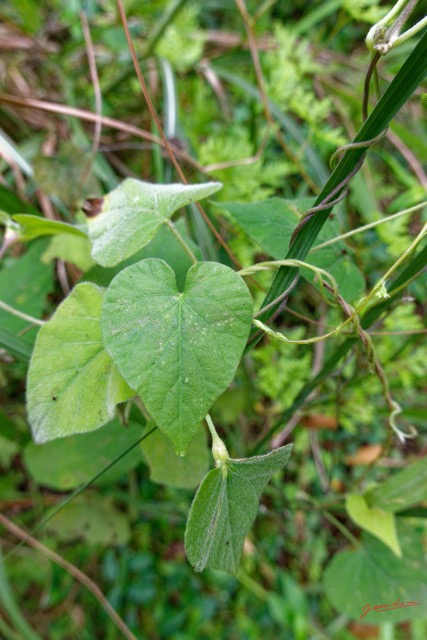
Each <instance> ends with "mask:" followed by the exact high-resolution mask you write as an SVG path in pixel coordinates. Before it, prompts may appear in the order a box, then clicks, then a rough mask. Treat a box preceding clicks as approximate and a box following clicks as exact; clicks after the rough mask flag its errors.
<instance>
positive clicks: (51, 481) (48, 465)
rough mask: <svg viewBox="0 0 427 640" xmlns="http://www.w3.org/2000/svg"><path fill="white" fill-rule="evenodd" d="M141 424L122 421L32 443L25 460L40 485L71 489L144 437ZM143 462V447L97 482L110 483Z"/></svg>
mask: <svg viewBox="0 0 427 640" xmlns="http://www.w3.org/2000/svg"><path fill="white" fill-rule="evenodd" d="M141 433H142V431H141V427H140V426H139V425H137V424H130V425H129V426H126V427H125V426H123V425H122V424H120V422H119V421H118V420H113V422H110V424H107V425H105V427H103V429H102V430H101V431H100V432H99V431H97V432H93V431H92V432H89V433H83V434H79V435H75V436H69V437H68V438H61V439H59V440H53V441H52V442H47V443H46V444H43V445H39V444H34V442H30V443H29V444H28V445H27V446H26V447H25V449H24V461H25V464H26V466H27V469H28V471H29V472H30V474H31V476H32V478H33V480H35V482H37V484H40V485H43V486H45V487H50V488H51V489H56V490H58V491H68V490H70V489H75V488H76V487H79V486H80V485H81V484H83V483H84V482H88V481H89V480H90V479H91V478H93V477H94V476H95V475H96V474H97V473H99V472H100V471H101V470H102V469H104V468H105V467H106V466H107V465H109V464H110V463H111V462H113V461H114V460H115V459H116V458H117V456H119V455H120V454H121V453H122V452H123V451H126V449H128V448H129V447H130V446H131V445H132V444H133V443H134V442H136V441H137V440H138V438H140V437H141ZM141 462H142V455H141V451H140V449H139V447H135V448H134V449H132V450H131V451H129V453H128V454H127V455H126V456H125V457H124V458H122V459H121V460H119V461H118V462H116V463H115V464H114V466H113V467H111V469H109V470H108V471H106V472H105V473H103V474H102V476H101V477H100V478H99V480H97V481H96V483H97V484H102V485H108V484H112V483H113V482H115V481H117V480H118V479H119V478H120V477H121V476H122V475H123V474H125V473H127V472H128V471H130V470H131V469H134V468H135V467H136V466H137V465H138V464H140V463H141Z"/></svg>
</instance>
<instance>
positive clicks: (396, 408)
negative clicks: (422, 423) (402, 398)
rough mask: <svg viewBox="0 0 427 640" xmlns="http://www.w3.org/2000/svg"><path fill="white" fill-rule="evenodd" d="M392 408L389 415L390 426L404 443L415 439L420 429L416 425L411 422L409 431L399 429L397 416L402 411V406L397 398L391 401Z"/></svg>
mask: <svg viewBox="0 0 427 640" xmlns="http://www.w3.org/2000/svg"><path fill="white" fill-rule="evenodd" d="M391 409H392V411H391V413H390V415H389V418H388V423H389V425H390V427H391V428H392V429H393V431H394V432H395V434H396V435H397V437H398V438H399V440H400V441H401V442H403V443H404V442H405V441H406V440H413V439H414V438H416V437H417V436H418V431H417V430H416V428H415V427H414V426H412V425H411V424H410V425H408V429H409V433H405V431H402V430H401V429H399V427H398V426H397V424H396V418H397V416H399V415H400V414H401V413H402V408H401V406H400V404H398V403H397V402H396V401H395V400H393V401H392V402H391Z"/></svg>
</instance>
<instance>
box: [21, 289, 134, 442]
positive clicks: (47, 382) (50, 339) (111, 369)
mask: <svg viewBox="0 0 427 640" xmlns="http://www.w3.org/2000/svg"><path fill="white" fill-rule="evenodd" d="M102 297H103V290H102V289H100V288H98V287H97V286H95V285H93V284H91V283H83V284H79V285H77V286H76V287H75V288H74V289H73V291H72V292H71V293H70V295H69V296H68V298H66V299H65V300H64V301H63V302H62V303H61V304H60V305H59V307H58V309H57V310H56V312H55V314H54V315H53V316H52V318H51V319H50V320H49V321H48V322H46V324H45V325H44V326H43V327H42V328H41V329H40V331H39V333H38V336H37V340H36V344H35V347H34V351H33V355H32V358H31V362H30V368H29V372H28V383H27V410H28V416H29V421H30V424H31V428H32V431H33V435H34V440H35V441H36V442H46V441H47V440H52V439H54V438H60V437H63V436H69V435H72V434H74V433H84V432H86V431H93V430H94V429H98V427H101V426H102V425H104V424H106V423H107V422H109V421H110V420H111V419H112V418H113V416H114V409H115V406H116V404H118V403H119V402H124V401H125V400H127V399H128V398H130V397H132V396H133V395H134V393H133V392H132V391H131V389H129V387H128V386H127V384H126V383H125V382H124V381H123V379H122V378H121V376H120V374H119V373H118V371H117V369H116V367H115V365H114V363H113V362H112V360H111V358H110V357H109V355H108V354H107V352H106V351H105V349H104V345H103V343H102V339H101V327H100V314H101V303H102Z"/></svg>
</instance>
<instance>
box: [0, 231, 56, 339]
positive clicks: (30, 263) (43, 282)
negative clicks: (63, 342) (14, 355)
mask: <svg viewBox="0 0 427 640" xmlns="http://www.w3.org/2000/svg"><path fill="white" fill-rule="evenodd" d="M45 248H46V244H45V243H44V242H42V241H37V242H34V243H33V244H31V246H30V247H29V248H28V251H26V253H25V254H24V255H23V256H21V257H20V258H18V259H13V260H10V261H9V262H6V261H5V262H4V263H3V264H2V265H1V267H0V300H2V301H3V302H6V303H7V304H9V305H10V306H11V307H14V308H15V309H17V310H18V311H22V312H24V313H26V314H28V315H30V316H33V317H35V318H40V317H41V315H42V313H43V310H44V309H45V307H46V299H47V295H48V294H49V293H50V292H51V291H52V289H53V276H52V266H51V265H46V264H43V262H41V260H40V257H41V254H42V253H43V251H44V249H45ZM37 331H38V327H36V326H35V325H31V324H30V323H29V322H28V321H26V320H23V319H22V318H18V317H17V316H15V315H12V314H10V313H7V312H6V311H3V310H2V309H0V334H2V333H3V332H4V336H5V337H6V335H7V333H10V334H12V336H14V337H15V339H16V342H17V343H22V345H24V344H26V345H28V346H29V348H31V347H32V345H33V343H34V340H35V337H36V334H37ZM21 332H22V333H21ZM0 339H1V337H0ZM5 342H6V344H5V346H6V348H7V347H8V345H7V342H8V341H7V339H6V340H5ZM13 342H14V340H13V338H12V345H11V346H12V350H14V349H13ZM24 349H25V347H24Z"/></svg>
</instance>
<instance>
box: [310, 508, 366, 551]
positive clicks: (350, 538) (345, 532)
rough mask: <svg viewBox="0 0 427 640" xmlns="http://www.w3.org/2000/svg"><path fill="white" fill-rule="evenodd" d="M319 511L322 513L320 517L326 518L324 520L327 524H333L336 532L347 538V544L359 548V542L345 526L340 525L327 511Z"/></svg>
mask: <svg viewBox="0 0 427 640" xmlns="http://www.w3.org/2000/svg"><path fill="white" fill-rule="evenodd" d="M320 511H321V513H322V516H323V517H324V518H326V520H329V522H330V523H331V524H333V525H334V527H336V528H337V529H338V531H340V532H341V533H342V534H343V536H344V537H345V538H347V540H348V541H349V542H351V544H353V545H355V546H356V547H360V546H361V545H360V542H359V540H358V539H357V538H356V537H355V536H354V535H353V534H352V533H351V531H349V530H348V529H347V527H346V526H345V525H343V524H342V522H340V521H339V520H338V519H337V518H336V517H335V516H333V515H332V513H329V511H326V509H320Z"/></svg>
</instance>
